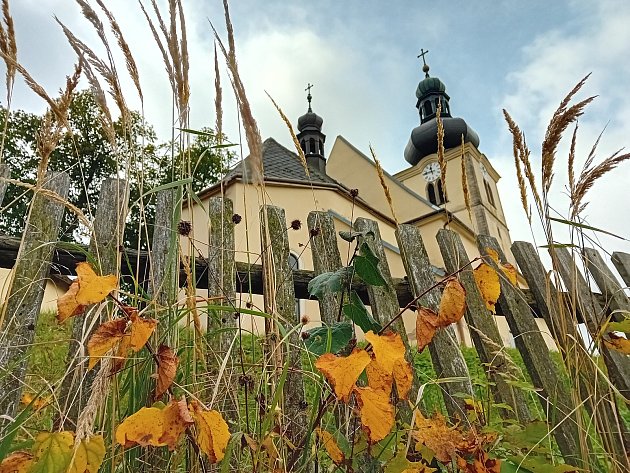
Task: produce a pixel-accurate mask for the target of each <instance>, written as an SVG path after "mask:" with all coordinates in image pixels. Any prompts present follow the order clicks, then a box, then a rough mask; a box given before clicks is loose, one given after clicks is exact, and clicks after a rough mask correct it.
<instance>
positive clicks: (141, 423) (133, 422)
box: [116, 407, 167, 448]
mask: <svg viewBox="0 0 630 473" xmlns="http://www.w3.org/2000/svg"><path fill="white" fill-rule="evenodd" d="M163 434H164V415H163V414H162V410H161V409H158V408H157V407H143V408H142V409H140V410H139V411H138V412H136V413H135V414H132V415H130V416H129V417H127V418H126V419H125V420H124V421H123V422H122V423H121V424H120V425H119V426H118V428H117V429H116V441H117V442H118V443H119V444H120V445H122V446H123V447H125V448H129V447H134V446H136V445H140V446H141V447H146V446H148V445H151V446H153V447H163V446H164V445H167V444H166V442H164V441H162V440H160V439H161V438H162V435H163Z"/></svg>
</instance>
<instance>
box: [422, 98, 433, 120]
mask: <svg viewBox="0 0 630 473" xmlns="http://www.w3.org/2000/svg"><path fill="white" fill-rule="evenodd" d="M432 113H433V104H432V103H431V101H430V100H427V101H426V102H424V115H425V117H428V116H429V115H431V114H432Z"/></svg>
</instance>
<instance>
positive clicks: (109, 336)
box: [87, 318, 127, 370]
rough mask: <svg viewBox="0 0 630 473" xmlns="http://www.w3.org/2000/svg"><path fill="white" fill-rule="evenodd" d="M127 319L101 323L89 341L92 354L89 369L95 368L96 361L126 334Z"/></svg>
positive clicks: (90, 353) (88, 345)
mask: <svg viewBox="0 0 630 473" xmlns="http://www.w3.org/2000/svg"><path fill="white" fill-rule="evenodd" d="M126 328H127V319H126V318H122V319H114V320H110V321H109V322H105V323H103V324H101V325H100V326H99V327H98V328H97V329H96V331H95V332H94V334H92V336H91V337H90V339H89V340H88V343H87V351H88V354H89V355H90V362H89V363H88V370H91V369H92V368H94V366H95V365H96V363H98V361H99V360H100V359H101V357H103V356H104V355H106V354H107V353H108V352H109V350H111V349H112V348H114V347H115V346H116V345H118V343H119V342H120V341H121V340H122V339H123V337H124V336H125V329H126Z"/></svg>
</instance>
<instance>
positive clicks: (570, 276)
mask: <svg viewBox="0 0 630 473" xmlns="http://www.w3.org/2000/svg"><path fill="white" fill-rule="evenodd" d="M551 253H552V258H556V261H557V267H558V271H559V272H560V276H561V277H562V280H563V281H564V285H565V287H566V288H567V291H568V292H569V294H571V296H573V297H570V298H569V300H568V302H569V303H573V304H574V305H577V307H579V310H580V312H581V313H582V314H583V316H584V321H585V322H586V326H587V327H588V329H589V332H590V333H591V336H592V337H593V339H595V340H597V339H598V337H599V336H600V335H599V331H600V328H601V325H602V322H603V321H604V320H606V312H605V310H604V307H603V306H602V305H601V304H600V303H599V301H598V300H597V299H595V298H594V297H593V296H592V293H591V290H590V288H589V286H588V284H587V283H586V280H585V279H584V276H582V273H580V271H579V270H578V268H577V265H576V264H575V261H574V260H573V257H572V256H571V253H570V252H569V251H568V250H567V249H566V248H553V249H552V250H551ZM598 347H599V350H600V353H601V354H602V355H603V357H604V362H605V363H606V367H607V368H608V376H609V377H610V379H611V380H612V382H613V384H614V385H615V386H616V387H617V389H619V392H620V393H621V394H622V395H623V396H624V397H625V398H626V399H630V362H629V361H628V357H627V355H623V354H621V353H619V352H616V351H614V350H609V349H608V348H607V347H606V346H605V345H604V344H603V343H600V344H599V346H598Z"/></svg>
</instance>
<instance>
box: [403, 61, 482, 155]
mask: <svg viewBox="0 0 630 473" xmlns="http://www.w3.org/2000/svg"><path fill="white" fill-rule="evenodd" d="M427 52H428V51H427ZM424 54H426V52H425V51H424V50H423V51H422V54H421V56H422V60H423V61H424ZM422 70H423V72H424V74H425V77H424V79H423V80H421V81H420V83H419V84H418V88H417V89H416V97H417V99H418V101H417V102H416V108H417V109H418V112H419V114H420V126H418V127H416V128H414V129H413V131H412V132H411V137H410V138H409V142H408V143H407V146H406V148H405V160H406V161H407V162H408V163H409V164H411V165H412V166H413V165H416V164H418V163H419V162H420V160H421V159H422V158H424V157H425V156H429V155H430V154H434V153H437V149H438V144H437V120H436V112H437V108H438V105H441V111H440V117H441V119H442V124H443V126H444V148H445V149H450V148H454V147H456V146H460V144H461V137H462V135H463V136H464V142H465V143H472V144H473V145H474V146H475V147H478V146H479V136H478V135H477V133H475V131H474V130H473V129H472V128H471V127H470V126H468V124H467V123H466V122H465V121H464V119H463V118H454V117H452V116H451V108H450V104H449V100H450V97H449V96H448V94H447V93H446V86H445V85H444V83H443V82H442V81H441V80H440V79H438V78H437V77H431V76H429V66H428V65H427V64H426V62H425V63H424V66H423V67H422Z"/></svg>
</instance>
